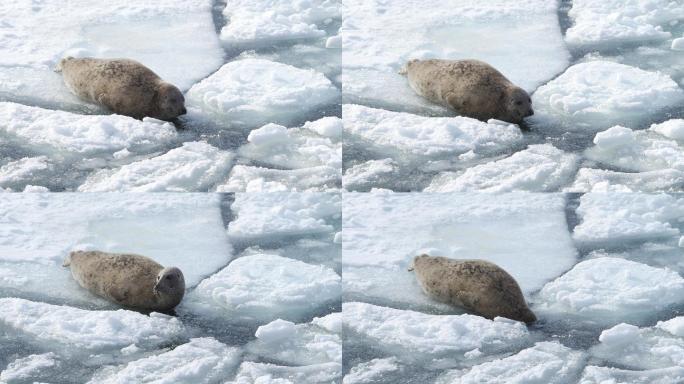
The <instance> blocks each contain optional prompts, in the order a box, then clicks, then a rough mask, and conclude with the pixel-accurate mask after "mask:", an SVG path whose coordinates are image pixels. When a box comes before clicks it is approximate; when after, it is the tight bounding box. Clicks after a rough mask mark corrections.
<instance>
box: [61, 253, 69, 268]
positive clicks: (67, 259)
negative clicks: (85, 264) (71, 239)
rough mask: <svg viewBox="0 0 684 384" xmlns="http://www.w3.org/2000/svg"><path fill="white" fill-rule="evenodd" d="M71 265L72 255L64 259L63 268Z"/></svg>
mask: <svg viewBox="0 0 684 384" xmlns="http://www.w3.org/2000/svg"><path fill="white" fill-rule="evenodd" d="M70 265H71V253H69V254H68V255H67V257H66V258H65V259H64V262H63V263H62V267H68V266H70Z"/></svg>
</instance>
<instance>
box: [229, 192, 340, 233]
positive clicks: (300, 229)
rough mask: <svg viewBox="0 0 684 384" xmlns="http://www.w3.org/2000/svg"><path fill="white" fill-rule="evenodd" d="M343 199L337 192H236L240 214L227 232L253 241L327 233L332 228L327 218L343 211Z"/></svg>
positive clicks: (237, 212) (234, 210)
mask: <svg viewBox="0 0 684 384" xmlns="http://www.w3.org/2000/svg"><path fill="white" fill-rule="evenodd" d="M341 201H342V197H341V195H339V194H335V193H298V192H276V193H259V194H248V193H242V194H237V195H236V196H235V202H234V203H233V204H232V206H231V208H232V210H233V213H234V214H235V215H236V216H237V218H236V219H235V220H233V221H231V222H230V224H229V225H228V236H229V237H230V238H231V239H234V240H239V241H245V242H254V241H256V240H258V239H265V238H269V239H275V238H278V237H286V236H299V235H305V234H320V233H327V232H330V231H332V230H333V227H332V224H330V223H328V221H329V220H330V219H332V218H334V217H338V218H339V216H340V215H341V211H340V210H341V208H340V207H341Z"/></svg>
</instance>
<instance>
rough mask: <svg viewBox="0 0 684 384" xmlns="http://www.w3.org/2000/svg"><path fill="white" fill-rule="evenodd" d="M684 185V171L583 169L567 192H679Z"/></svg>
mask: <svg viewBox="0 0 684 384" xmlns="http://www.w3.org/2000/svg"><path fill="white" fill-rule="evenodd" d="M682 185H684V171H680V170H676V169H663V170H657V171H647V172H636V173H625V172H616V171H609V170H605V169H594V168H582V169H580V170H579V172H577V176H576V177H575V181H574V183H573V184H572V185H571V186H570V187H567V188H566V189H565V191H566V192H610V193H620V192H677V191H680V190H681V188H682Z"/></svg>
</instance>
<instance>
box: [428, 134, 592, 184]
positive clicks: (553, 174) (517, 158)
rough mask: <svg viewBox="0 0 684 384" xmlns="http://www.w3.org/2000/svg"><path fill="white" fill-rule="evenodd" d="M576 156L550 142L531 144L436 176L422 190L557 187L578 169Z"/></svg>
mask: <svg viewBox="0 0 684 384" xmlns="http://www.w3.org/2000/svg"><path fill="white" fill-rule="evenodd" d="M578 160H579V159H578V156H577V155H574V154H569V153H565V152H563V151H561V150H560V149H557V148H556V147H554V146H553V145H551V144H538V145H530V146H529V147H528V148H527V149H526V150H524V151H520V152H516V153H514V154H513V155H512V156H510V157H508V158H505V159H503V160H497V161H493V162H491V163H486V164H481V165H477V166H474V167H471V168H468V169H467V170H466V171H465V172H463V173H462V174H456V175H454V174H453V173H451V172H447V173H442V174H439V175H437V176H436V177H435V178H434V179H433V180H432V183H431V184H430V186H428V187H427V188H425V190H424V191H425V192H450V191H474V190H480V191H486V192H507V191H516V190H523V191H533V192H552V191H556V190H558V189H559V188H560V187H561V186H562V185H563V184H565V183H567V181H568V179H569V178H570V177H572V174H573V173H574V172H575V170H576V169H577V163H578Z"/></svg>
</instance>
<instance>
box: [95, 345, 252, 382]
mask: <svg viewBox="0 0 684 384" xmlns="http://www.w3.org/2000/svg"><path fill="white" fill-rule="evenodd" d="M241 354H242V353H241V351H240V349H239V348H237V347H229V346H227V345H225V344H223V343H220V342H218V341H216V340H215V339H213V338H211V337H202V338H195V339H191V340H190V341H189V342H188V343H186V344H182V345H179V346H178V347H176V348H174V349H173V350H171V351H168V352H164V353H161V354H159V355H154V356H150V357H146V358H143V359H140V360H136V361H133V362H131V363H128V364H126V365H125V366H121V367H105V368H103V369H101V370H100V371H98V372H96V373H95V375H94V376H93V377H92V378H91V379H90V381H88V383H93V384H95V383H98V384H99V383H102V384H108V383H111V384H114V383H152V382H155V383H197V384H209V383H217V382H219V381H220V380H223V379H226V378H227V377H230V375H232V374H233V373H234V372H235V370H236V368H237V366H238V363H239V361H240V355H241Z"/></svg>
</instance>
